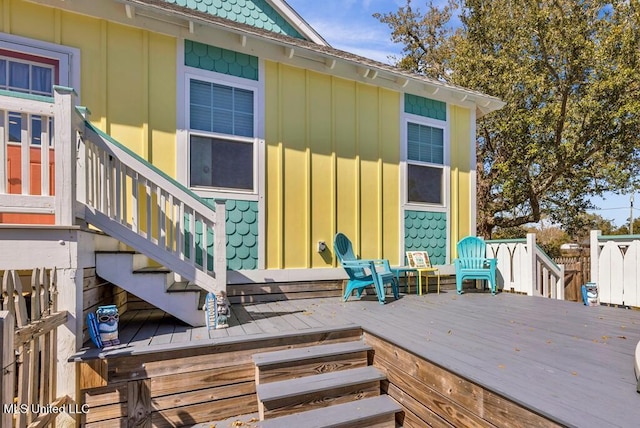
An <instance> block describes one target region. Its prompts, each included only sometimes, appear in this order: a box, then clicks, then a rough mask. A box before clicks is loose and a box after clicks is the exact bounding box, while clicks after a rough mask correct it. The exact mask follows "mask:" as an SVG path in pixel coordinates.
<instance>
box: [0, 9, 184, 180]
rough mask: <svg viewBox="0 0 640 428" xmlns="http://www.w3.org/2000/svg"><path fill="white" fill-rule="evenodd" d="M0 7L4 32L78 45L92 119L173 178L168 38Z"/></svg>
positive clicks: (49, 12)
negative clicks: (155, 71)
mask: <svg viewBox="0 0 640 428" xmlns="http://www.w3.org/2000/svg"><path fill="white" fill-rule="evenodd" d="M0 13H2V17H1V19H0V24H1V25H2V28H0V31H2V32H4V33H8V34H13V35H16V36H22V37H28V38H31V39H35V40H41V41H44V42H49V43H56V44H61V45H65V46H70V47H74V48H78V49H80V51H81V52H82V54H81V56H80V68H81V69H80V75H81V76H82V78H81V88H80V95H81V100H80V102H81V103H82V105H84V106H87V107H88V108H89V110H90V111H91V116H90V120H91V122H92V123H94V124H95V125H96V126H98V127H99V128H100V129H102V130H104V131H105V132H107V133H108V134H110V135H111V136H113V137H114V138H115V139H116V140H118V141H120V142H122V143H123V144H125V145H126V146H127V147H129V148H130V149H132V150H133V151H135V152H136V153H138V154H139V155H141V156H143V157H144V158H145V159H147V160H150V161H151V162H152V163H153V164H154V165H156V166H157V167H158V168H160V169H162V170H163V171H164V172H166V173H167V174H168V175H170V176H172V177H175V175H176V137H175V132H176V72H177V71H176V39H175V38H174V37H169V36H163V35H160V34H157V33H153V32H150V31H146V30H141V29H136V28H133V27H129V26H124V25H120V24H116V23H113V22H107V21H105V20H101V19H96V18H91V17H88V16H84V15H79V14H74V13H69V12H65V11H61V10H59V9H53V8H49V7H44V6H40V5H37V4H33V3H28V2H23V1H16V0H14V1H11V0H3V1H0ZM153 70H162V72H159V73H153V72H152V71H153Z"/></svg>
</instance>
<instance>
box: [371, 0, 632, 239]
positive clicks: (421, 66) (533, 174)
mask: <svg viewBox="0 0 640 428" xmlns="http://www.w3.org/2000/svg"><path fill="white" fill-rule="evenodd" d="M453 6H455V4H453V3H449V5H448V6H447V9H444V10H441V11H440V13H438V12H437V8H434V7H433V5H431V4H430V5H429V8H428V11H427V13H425V14H424V15H422V14H421V13H420V12H419V10H414V9H413V8H412V4H411V1H410V0H409V1H407V4H406V6H404V7H402V8H400V9H399V10H398V12H397V13H394V14H387V15H382V16H379V19H380V20H381V21H382V22H384V23H386V24H387V25H389V26H390V28H391V29H392V39H393V40H395V41H400V42H402V43H404V44H405V53H406V57H405V58H404V59H403V60H402V61H400V62H399V64H398V65H400V66H401V67H405V68H408V69H412V70H413V71H416V72H421V73H424V74H427V75H429V76H431V77H435V78H438V79H441V80H446V81H448V82H450V83H454V84H457V85H461V86H464V87H467V88H471V89H475V90H479V91H482V92H484V93H487V94H491V95H494V96H497V97H499V98H501V99H502V100H504V101H505V102H506V103H507V105H506V107H504V108H503V109H502V110H500V111H497V112H495V113H492V114H490V115H488V116H485V117H482V118H481V119H480V120H479V121H478V125H477V154H478V163H477V183H478V187H477V192H478V194H477V202H478V221H477V224H478V233H480V234H482V235H484V236H491V233H492V231H493V230H494V228H496V227H500V228H509V227H515V226H519V225H524V224H527V223H531V222H538V221H539V220H540V219H541V217H542V216H543V215H545V216H547V217H548V218H550V219H551V220H552V221H554V222H558V223H561V224H563V225H564V226H565V228H566V229H567V230H568V231H569V232H570V233H572V232H574V231H576V230H579V229H582V228H583V226H585V225H584V223H583V222H582V219H583V218H584V216H583V215H582V214H584V212H585V209H586V208H588V207H590V202H589V198H590V197H591V196H592V195H597V194H601V193H603V192H604V191H607V190H620V189H622V188H624V187H625V186H630V185H633V184H635V183H634V180H635V177H636V176H637V173H638V166H639V163H640V162H639V160H640V152H639V150H638V148H637V147H640V145H639V144H638V141H640V139H639V137H640V117H639V114H640V73H639V72H638V67H639V65H640V64H639V62H640V61H639V52H640V5H639V4H638V0H624V1H623V0H614V1H602V0H581V1H576V0H519V1H514V0H492V1H486V0H466V1H464V2H462V4H461V5H460V6H461V12H460V19H461V22H462V25H461V26H460V27H459V28H458V29H457V31H453V30H446V29H443V30H442V31H438V29H439V28H440V29H442V28H443V27H446V25H447V24H446V22H443V20H444V19H445V18H447V17H450V16H451V13H452V12H451V11H452V9H451V8H452V7H453ZM425 34H428V35H429V37H427V36H425ZM418 38H420V39H421V40H422V41H423V44H422V45H420V44H417V43H414V44H411V43H408V42H410V41H412V40H415V39H418ZM441 39H443V40H441ZM445 39H446V40H445ZM432 40H433V42H432ZM423 45H424V46H423ZM431 51H434V52H431ZM439 58H442V59H439ZM434 61H441V63H442V64H443V67H444V68H438V67H437V66H436V65H432V64H431V63H432V62H434Z"/></svg>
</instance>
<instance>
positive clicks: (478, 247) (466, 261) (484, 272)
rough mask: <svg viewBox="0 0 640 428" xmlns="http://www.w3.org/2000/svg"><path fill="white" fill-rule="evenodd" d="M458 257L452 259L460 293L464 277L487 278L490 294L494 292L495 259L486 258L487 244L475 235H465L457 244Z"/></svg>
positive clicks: (459, 292)
mask: <svg viewBox="0 0 640 428" xmlns="http://www.w3.org/2000/svg"><path fill="white" fill-rule="evenodd" d="M457 248H458V258H457V259H455V260H454V263H455V267H456V288H457V290H458V294H462V281H463V280H464V279H481V280H487V281H488V282H489V286H490V287H491V294H496V265H497V263H498V261H497V260H496V259H488V258H486V253H487V244H486V243H485V242H484V240H483V239H481V238H478V237H476V236H467V237H466V238H463V239H462V240H461V241H460V242H458V245H457Z"/></svg>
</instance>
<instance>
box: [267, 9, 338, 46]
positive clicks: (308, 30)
mask: <svg viewBox="0 0 640 428" xmlns="http://www.w3.org/2000/svg"><path fill="white" fill-rule="evenodd" d="M267 3H269V4H270V5H271V7H273V8H274V9H275V10H276V11H278V12H279V13H280V15H282V17H283V18H285V19H286V20H287V21H288V22H289V24H291V25H292V26H293V28H295V29H296V30H297V31H298V32H299V33H300V34H301V35H302V36H304V37H306V38H307V39H309V40H310V41H312V42H314V43H317V44H319V45H322V46H331V45H330V44H329V43H328V42H327V41H326V40H325V39H324V38H323V37H322V36H321V35H320V34H319V33H318V32H317V31H316V30H314V29H313V27H312V26H311V25H309V23H308V22H307V21H305V20H304V18H302V17H301V16H300V15H298V12H296V11H295V10H294V9H293V8H292V7H291V6H289V4H287V2H285V1H282V0H267Z"/></svg>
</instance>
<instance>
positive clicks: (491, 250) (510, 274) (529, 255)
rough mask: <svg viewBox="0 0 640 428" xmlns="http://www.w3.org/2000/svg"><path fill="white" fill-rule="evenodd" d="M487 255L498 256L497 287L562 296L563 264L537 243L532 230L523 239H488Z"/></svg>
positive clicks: (529, 293) (560, 297) (541, 294)
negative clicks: (553, 258)
mask: <svg viewBox="0 0 640 428" xmlns="http://www.w3.org/2000/svg"><path fill="white" fill-rule="evenodd" d="M487 257H493V258H496V259H498V271H497V275H496V276H497V278H496V281H497V283H498V284H497V286H498V289H502V290H505V291H512V292H516V293H524V294H527V295H529V296H543V297H549V298H552V299H560V300H563V299H564V267H563V266H562V265H560V266H559V265H557V264H556V263H555V262H554V261H553V260H552V259H551V257H549V256H548V255H547V253H545V252H544V251H543V250H542V249H541V248H540V247H539V246H538V245H537V244H536V235H535V234H534V233H529V234H527V238H526V239H502V240H491V241H487Z"/></svg>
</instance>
